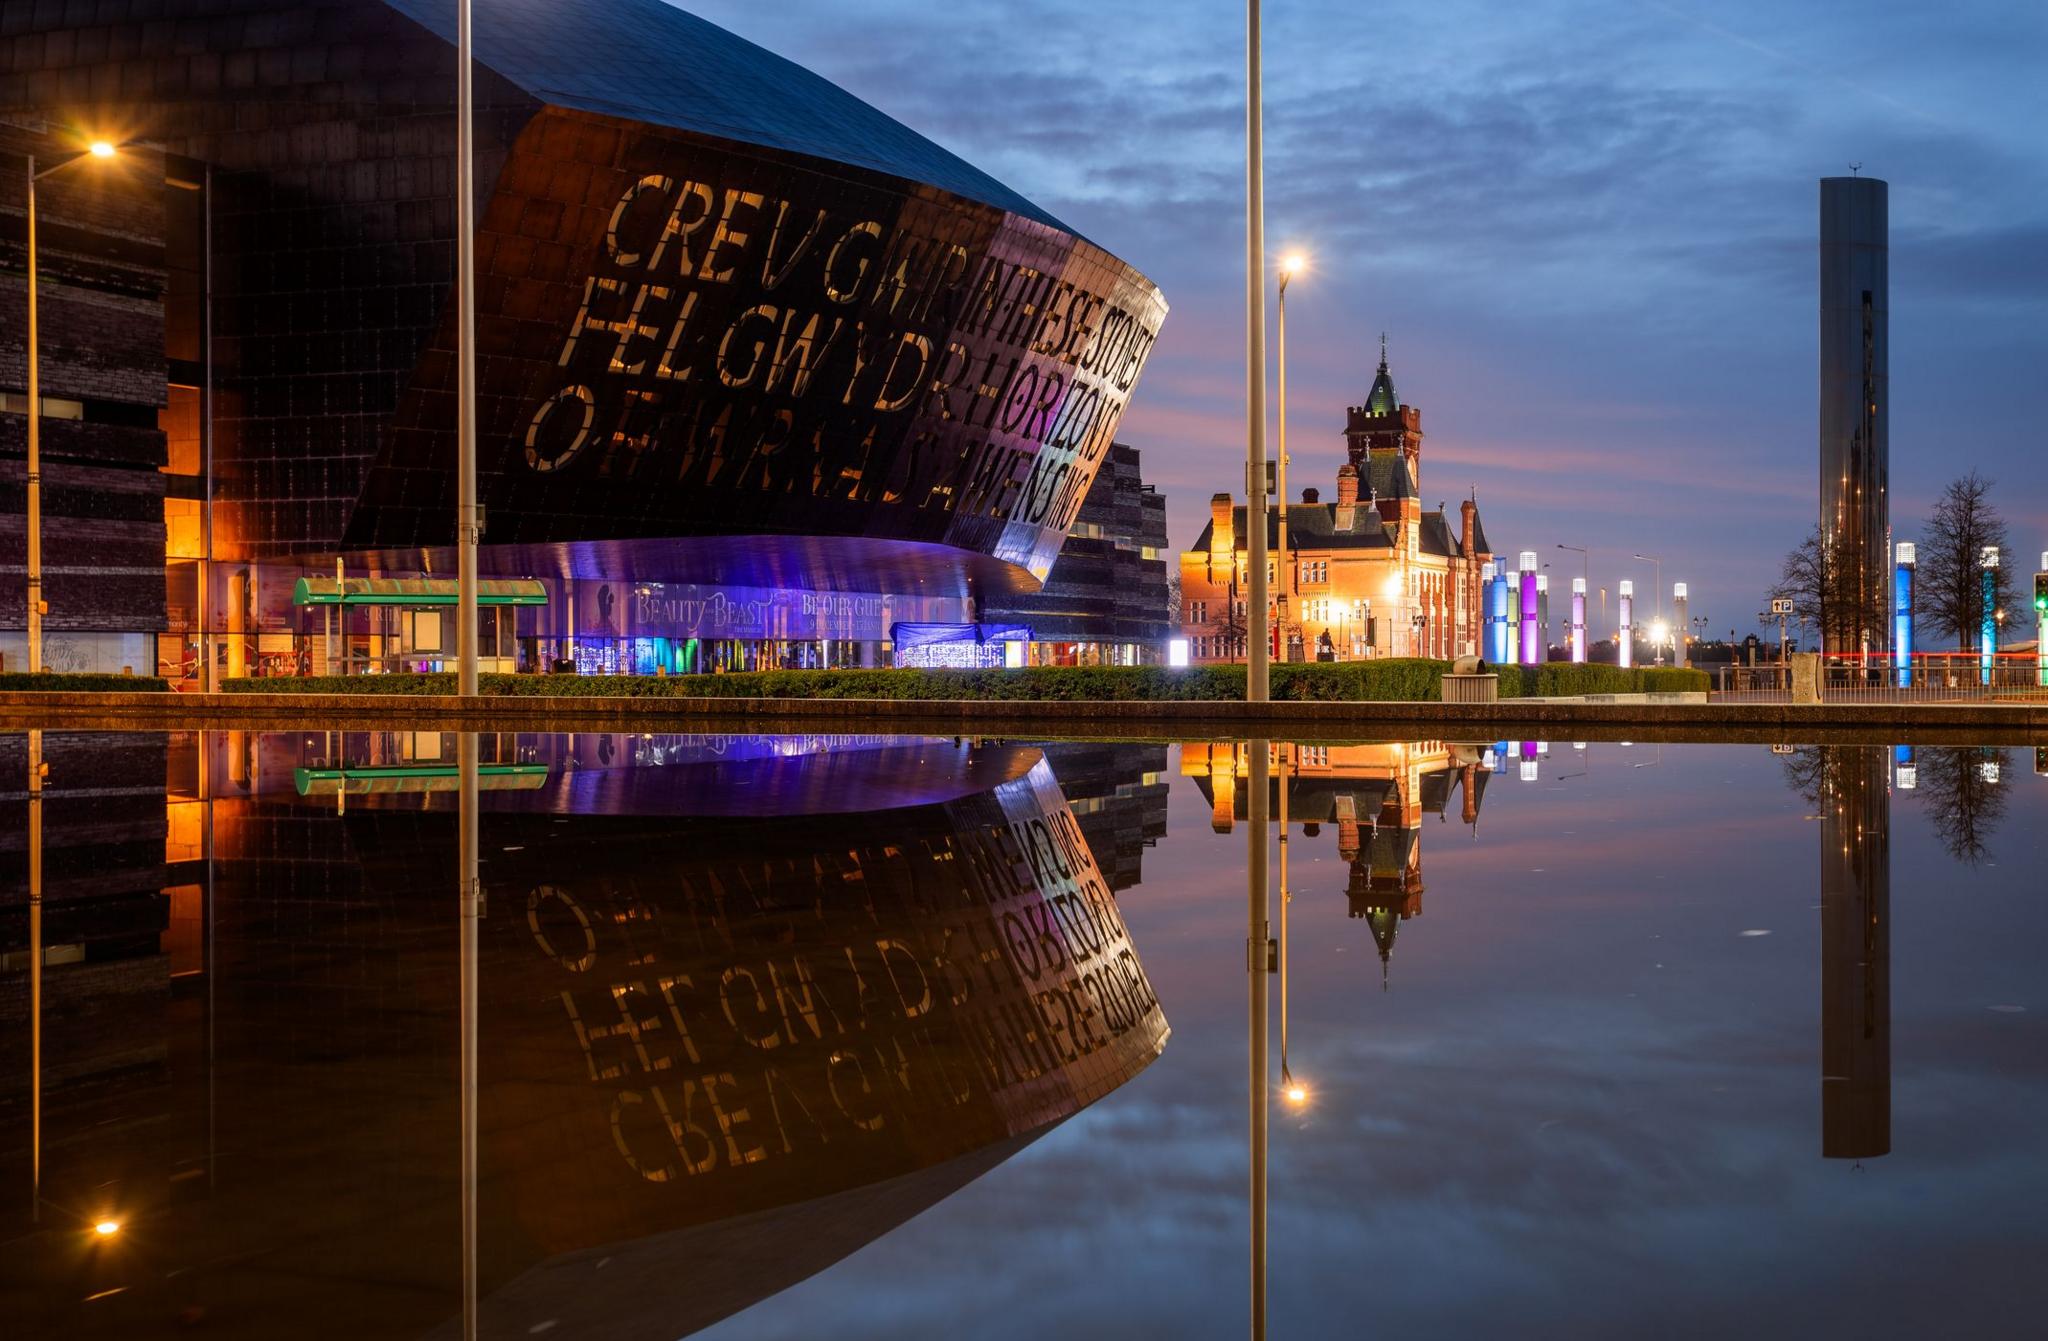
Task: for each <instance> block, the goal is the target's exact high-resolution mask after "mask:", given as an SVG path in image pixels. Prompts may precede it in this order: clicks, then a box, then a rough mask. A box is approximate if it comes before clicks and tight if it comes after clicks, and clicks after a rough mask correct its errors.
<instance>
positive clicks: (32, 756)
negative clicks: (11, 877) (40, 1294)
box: [28, 224, 47, 1223]
mask: <svg viewBox="0 0 2048 1341" xmlns="http://www.w3.org/2000/svg"><path fill="white" fill-rule="evenodd" d="M30 227H34V225H33V224H31V225H30ZM31 273H33V267H31ZM29 282H30V283H31V284H33V283H34V282H35V281H34V280H33V278H31V280H30V281H29ZM35 415H36V411H35V409H34V408H33V407H31V408H30V410H29V419H30V422H34V419H35ZM30 534H34V533H33V532H31V533H30ZM45 771H47V770H46V766H45V765H44V763H43V733H42V732H41V731H37V730H33V729H31V730H30V731H29V733H28V1088H29V1099H28V1143H29V1164H30V1170H29V1182H30V1186H31V1196H32V1197H33V1200H32V1201H31V1202H30V1204H29V1218H30V1219H31V1220H33V1221H35V1222H37V1223H41V1221H42V1218H43V774H44V772H45Z"/></svg>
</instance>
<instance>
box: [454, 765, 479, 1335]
mask: <svg viewBox="0 0 2048 1341" xmlns="http://www.w3.org/2000/svg"><path fill="white" fill-rule="evenodd" d="M456 749H457V751H458V758H457V762H458V764H459V765H460V768H461V774H462V781H461V794H460V804H461V807H462V815H461V820H460V827H461V837H460V839H459V840H458V844H457V846H458V847H459V848H460V855H459V862H460V875H459V877H458V881H457V884H456V913H457V920H458V921H459V923H460V924H461V925H460V931H461V942H460V943H461V956H462V965H461V972H460V974H459V977H458V983H457V986H458V990H459V992H460V994H461V1003H460V1008H459V1009H460V1013H461V1016H462V1023H461V1028H462V1335H463V1338H464V1341H471V1338H474V1337H475V1336H476V1334H477V1315H476V1269H477V1258H476V1229H477V1206H476V1195H477V1187H476V1133H477V1111H476V1110H477V1064H476V1055H477V1040H476V1031H477V1019H476V1001H477V982H476V979H477V925H476V924H477V919H478V918H480V917H482V916H483V890H482V888H481V886H480V885H479V883H478V880H477V861H476V858H477V827H476V809H477V804H476V790H477V788H476V732H474V731H464V732H463V733H462V734H461V735H460V736H458V737H457V738H456Z"/></svg>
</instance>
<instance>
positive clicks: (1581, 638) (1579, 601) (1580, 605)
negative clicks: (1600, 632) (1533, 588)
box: [1572, 577, 1586, 666]
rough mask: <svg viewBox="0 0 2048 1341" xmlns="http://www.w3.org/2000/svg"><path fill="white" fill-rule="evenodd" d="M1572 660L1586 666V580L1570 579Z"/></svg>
mask: <svg viewBox="0 0 2048 1341" xmlns="http://www.w3.org/2000/svg"><path fill="white" fill-rule="evenodd" d="M1572 660H1573V661H1575V662H1577V663H1578V664H1579V665H1581V666H1583V665H1585V664H1586V579H1585V578H1583V577H1575V578H1573V579H1572Z"/></svg>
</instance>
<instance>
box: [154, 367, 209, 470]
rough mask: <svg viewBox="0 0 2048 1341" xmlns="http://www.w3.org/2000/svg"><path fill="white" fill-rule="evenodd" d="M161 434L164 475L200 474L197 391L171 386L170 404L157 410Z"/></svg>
mask: <svg viewBox="0 0 2048 1341" xmlns="http://www.w3.org/2000/svg"><path fill="white" fill-rule="evenodd" d="M156 418H157V424H158V426H159V427H161V428H162V429H163V431H164V467H163V468H164V473H165V474H166V475H197V474H198V473H199V471H200V453H199V449H200V443H199V388H198V387H191V386H177V385H173V386H172V387H171V388H170V401H169V403H168V404H166V405H165V406H164V408H163V409H161V410H159V411H157V416H156Z"/></svg>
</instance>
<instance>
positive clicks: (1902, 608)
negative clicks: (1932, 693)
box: [1892, 540, 1919, 689]
mask: <svg viewBox="0 0 2048 1341" xmlns="http://www.w3.org/2000/svg"><path fill="white" fill-rule="evenodd" d="M1918 556H1919V551H1918V549H1916V548H1915V547H1914V545H1913V542H1912V541H1910V540H1906V541H1901V542H1900V544H1899V548H1898V567H1897V569H1896V570H1895V571H1894V573H1893V575H1892V665H1893V666H1895V667H1897V669H1898V672H1899V687H1900V688H1901V689H1909V688H1911V687H1912V684H1913V568H1914V560H1915V559H1916V558H1917V557H1918Z"/></svg>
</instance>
